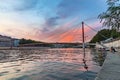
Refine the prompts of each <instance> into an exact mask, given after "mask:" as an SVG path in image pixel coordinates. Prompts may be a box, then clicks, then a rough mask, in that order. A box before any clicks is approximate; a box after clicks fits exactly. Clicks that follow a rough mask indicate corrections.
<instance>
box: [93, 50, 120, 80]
mask: <svg viewBox="0 0 120 80" xmlns="http://www.w3.org/2000/svg"><path fill="white" fill-rule="evenodd" d="M95 80H120V52H115V53H111V52H108V55H107V57H106V60H105V62H104V64H103V66H102V69H101V70H100V72H99V73H98V76H97V78H96V79H95Z"/></svg>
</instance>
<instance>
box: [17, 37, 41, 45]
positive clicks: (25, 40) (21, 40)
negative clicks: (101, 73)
mask: <svg viewBox="0 0 120 80" xmlns="http://www.w3.org/2000/svg"><path fill="white" fill-rule="evenodd" d="M30 43H43V42H40V41H35V40H31V39H24V38H22V39H20V42H19V44H30Z"/></svg>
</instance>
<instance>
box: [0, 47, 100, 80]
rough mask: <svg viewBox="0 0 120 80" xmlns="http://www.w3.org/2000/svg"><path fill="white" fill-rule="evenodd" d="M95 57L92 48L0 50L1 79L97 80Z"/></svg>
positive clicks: (98, 67)
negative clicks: (84, 50)
mask: <svg viewBox="0 0 120 80" xmlns="http://www.w3.org/2000/svg"><path fill="white" fill-rule="evenodd" d="M94 58H95V53H94V52H93V51H92V50H91V49H86V52H85V56H84V55H83V50H82V49H79V48H52V49H50V48H45V49H39V50H0V80H94V79H95V77H96V75H97V73H98V72H99V70H100V69H101V67H100V66H99V64H98V62H97V61H96V60H94Z"/></svg>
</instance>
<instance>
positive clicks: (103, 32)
mask: <svg viewBox="0 0 120 80" xmlns="http://www.w3.org/2000/svg"><path fill="white" fill-rule="evenodd" d="M102 35H105V37H103V36H102ZM111 35H112V38H118V37H120V32H117V31H116V30H115V29H112V30H109V29H103V30H101V31H98V33H97V34H96V35H95V36H94V37H93V38H92V40H91V41H90V42H91V43H96V42H100V41H104V40H106V39H108V38H111Z"/></svg>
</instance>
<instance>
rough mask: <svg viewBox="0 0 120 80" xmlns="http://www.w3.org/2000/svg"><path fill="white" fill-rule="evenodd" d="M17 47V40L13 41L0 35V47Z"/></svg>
mask: <svg viewBox="0 0 120 80" xmlns="http://www.w3.org/2000/svg"><path fill="white" fill-rule="evenodd" d="M12 46H13V47H17V46H19V39H14V38H11V37H8V36H2V35H0V47H12Z"/></svg>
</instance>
